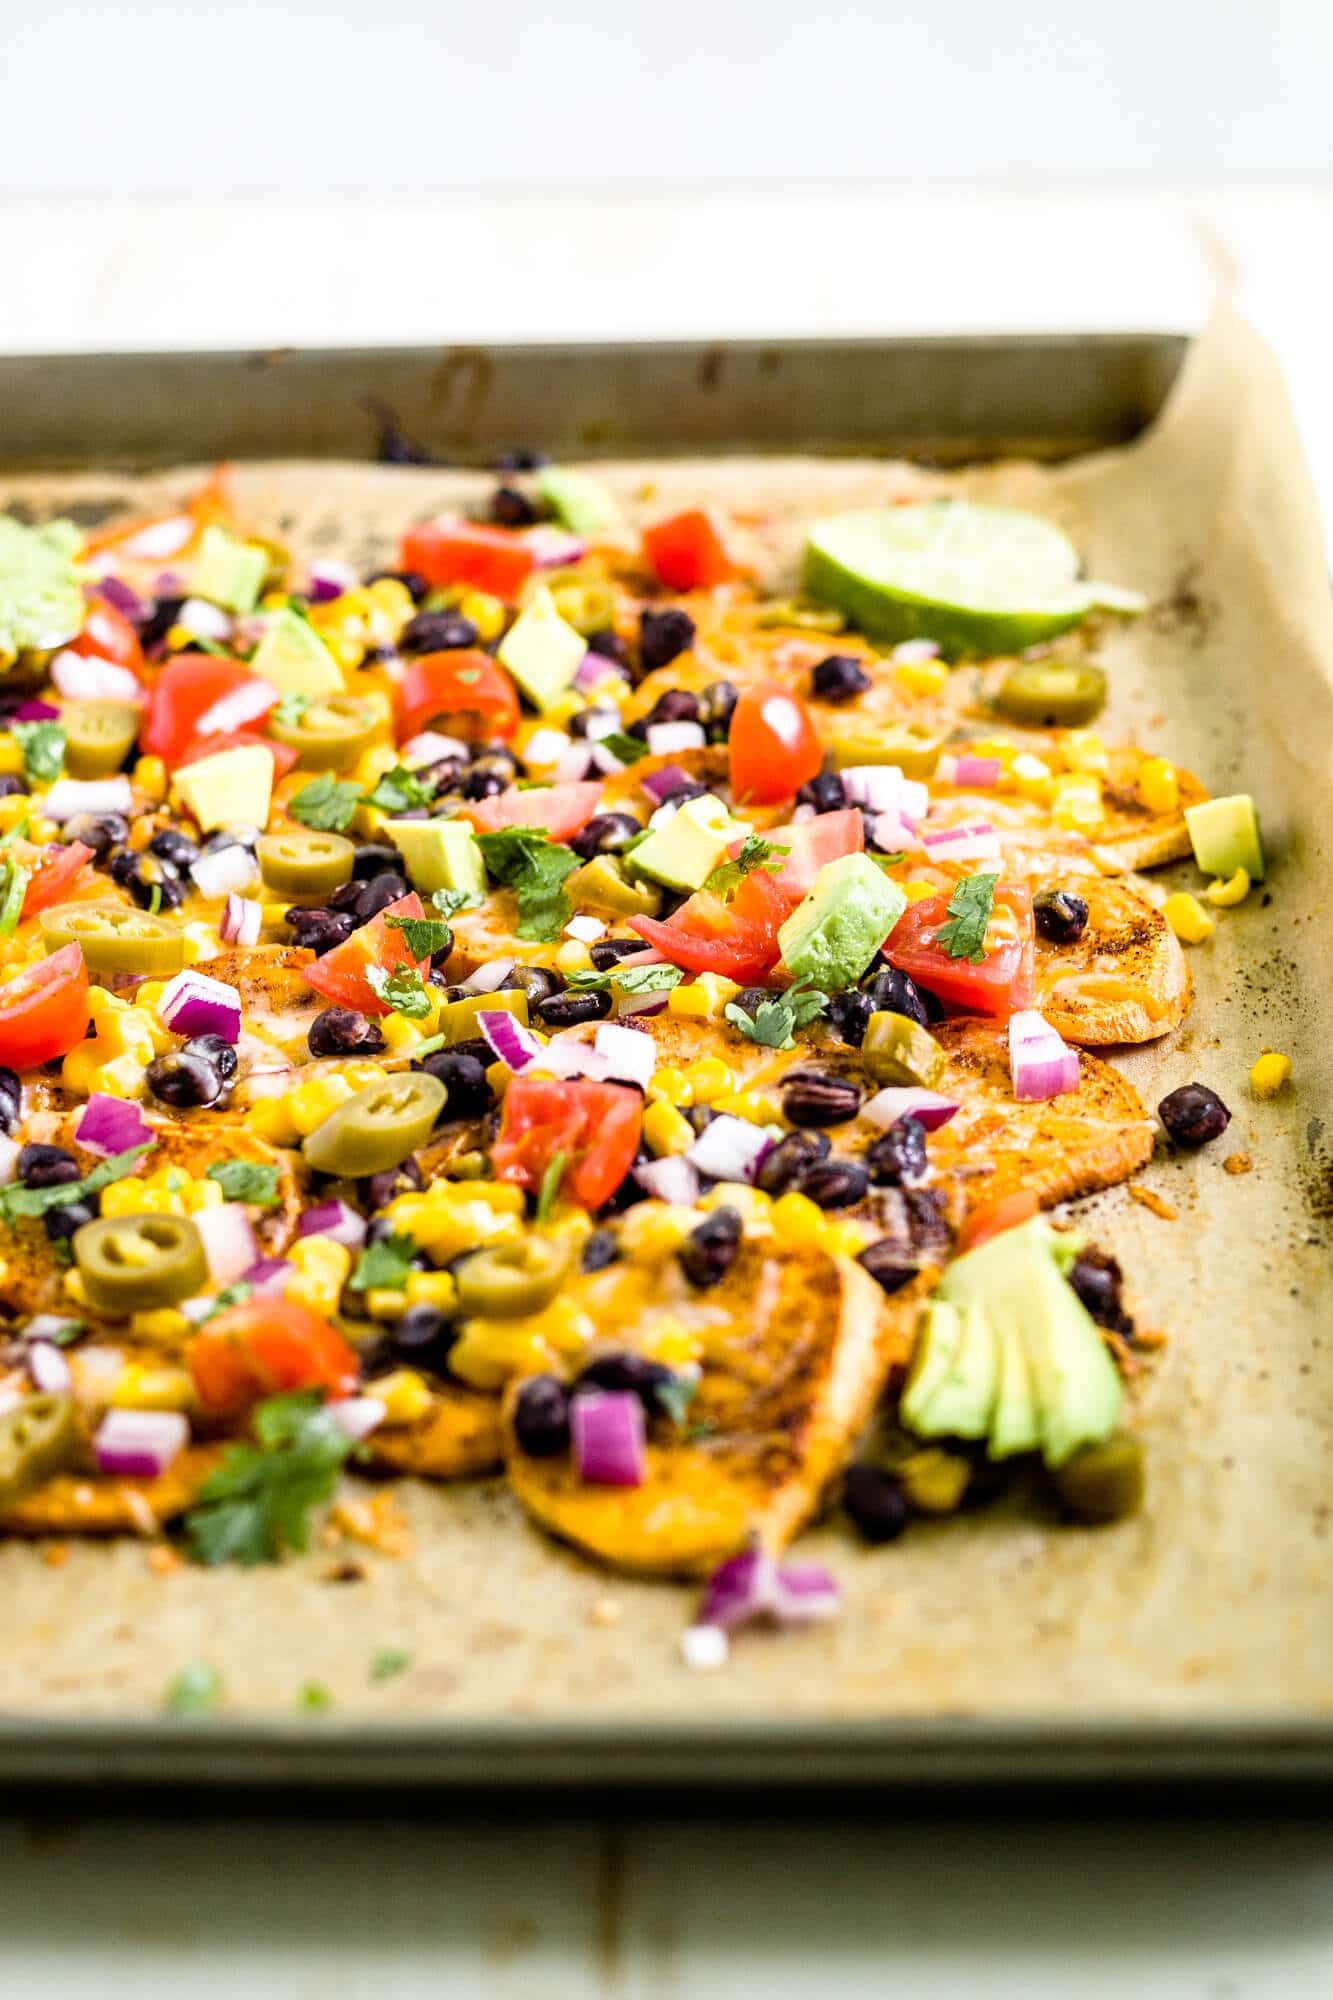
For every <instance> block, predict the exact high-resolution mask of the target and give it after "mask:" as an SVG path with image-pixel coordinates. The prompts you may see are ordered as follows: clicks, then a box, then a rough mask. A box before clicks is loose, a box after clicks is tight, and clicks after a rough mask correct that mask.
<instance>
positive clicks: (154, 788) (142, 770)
mask: <svg viewBox="0 0 1333 2000" xmlns="http://www.w3.org/2000/svg"><path fill="white" fill-rule="evenodd" d="M134 787H135V790H136V791H140V792H143V793H144V794H145V795H146V797H147V798H149V799H150V800H151V801H152V803H153V804H154V805H155V806H160V805H161V803H162V801H163V799H164V798H165V797H166V795H167V767H166V765H165V764H164V763H163V761H162V759H161V758H160V757H140V758H139V760H138V762H137V763H136V764H135V766H134Z"/></svg>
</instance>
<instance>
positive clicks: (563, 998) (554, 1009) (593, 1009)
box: [533, 992, 611, 1029]
mask: <svg viewBox="0 0 1333 2000" xmlns="http://www.w3.org/2000/svg"><path fill="white" fill-rule="evenodd" d="M533 1012H534V1013H535V1014H536V1016H537V1019H538V1020H539V1021H540V1022H541V1024H542V1026H543V1027H544V1028H551V1029H555V1028H575V1027H577V1026H578V1024H579V1023H580V1022H581V1021H604V1020H605V1019H606V1017H607V1015H608V1014H609V1013H610V1012H611V995H610V994H609V993H606V992H602V993H552V994H551V996H550V997H549V999H546V1000H539V1001H538V1002H537V1004H536V1006H535V1008H534V1009H533Z"/></svg>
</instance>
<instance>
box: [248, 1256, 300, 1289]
mask: <svg viewBox="0 0 1333 2000" xmlns="http://www.w3.org/2000/svg"><path fill="white" fill-rule="evenodd" d="M295 1268H296V1266H295V1265H294V1264H293V1263H291V1261H290V1260H289V1259H288V1258H286V1257H259V1258H257V1259H256V1261H255V1262H254V1263H253V1264H251V1265H250V1266H249V1267H248V1268H247V1269H246V1270H244V1271H242V1272H241V1276H242V1278H243V1279H244V1280H245V1282H246V1284H247V1285H249V1286H250V1287H251V1289H252V1290H253V1291H254V1293H255V1294H256V1296H257V1297H259V1298H261V1299H274V1298H277V1297H279V1295H280V1294H281V1293H282V1291H283V1289H284V1288H285V1286H286V1283H287V1280H288V1279H289V1278H290V1277H291V1275H292V1272H293V1271H294V1270H295Z"/></svg>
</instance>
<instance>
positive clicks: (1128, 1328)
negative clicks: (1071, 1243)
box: [1069, 1246, 1134, 1338]
mask: <svg viewBox="0 0 1333 2000" xmlns="http://www.w3.org/2000/svg"><path fill="white" fill-rule="evenodd" d="M1069 1282H1070V1284H1071V1285H1072V1286H1073V1287H1074V1290H1075V1291H1076V1292H1077V1293H1078V1295H1079V1297H1080V1298H1081V1299H1082V1301H1083V1303H1084V1305H1085V1306H1086V1307H1087V1309H1088V1311H1089V1312H1090V1313H1091V1315H1092V1317H1093V1318H1094V1319H1095V1320H1096V1322H1097V1324H1098V1326H1105V1327H1109V1328H1110V1330H1111V1332H1112V1333H1123V1334H1124V1335H1126V1336H1127V1337H1129V1338H1132V1336H1133V1333H1134V1322H1133V1320H1132V1319H1131V1318H1130V1316H1129V1314H1128V1313H1127V1312H1126V1311H1125V1308H1124V1304H1123V1302H1122V1299H1121V1287H1122V1286H1123V1284H1124V1282H1125V1274H1124V1272H1123V1271H1122V1270H1121V1268H1120V1264H1119V1261H1118V1259H1116V1258H1115V1257H1112V1256H1109V1255H1108V1254H1107V1252H1106V1251H1105V1250H1098V1249H1096V1248H1095V1247H1094V1246H1089V1248H1088V1249H1086V1250H1082V1251H1080V1252H1079V1254H1078V1256H1077V1257H1076V1258H1075V1260H1074V1263H1073V1265H1072V1266H1071V1268H1070V1272H1069Z"/></svg>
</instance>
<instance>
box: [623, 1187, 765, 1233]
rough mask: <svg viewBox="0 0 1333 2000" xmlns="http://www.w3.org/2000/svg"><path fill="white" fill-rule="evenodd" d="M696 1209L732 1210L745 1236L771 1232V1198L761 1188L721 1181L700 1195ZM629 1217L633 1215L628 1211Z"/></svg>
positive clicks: (631, 1211) (709, 1210)
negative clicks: (742, 1225) (738, 1219)
mask: <svg viewBox="0 0 1333 2000" xmlns="http://www.w3.org/2000/svg"><path fill="white" fill-rule="evenodd" d="M697 1205H698V1207H700V1208H701V1209H704V1210H706V1211H708V1212H711V1211H712V1210H713V1209H715V1208H734V1209H735V1211H736V1213H737V1215H739V1217H740V1219H741V1221H742V1222H743V1223H744V1225H745V1233H746V1235H747V1236H768V1235H771V1234H772V1230H773V1198H772V1196H771V1195H767V1194H765V1193H764V1190H763V1189H762V1188H752V1187H742V1186H741V1185H740V1183H739V1182H736V1181H721V1182H719V1183H718V1185H717V1186H716V1187H714V1188H709V1190H708V1193H707V1194H704V1195H700V1197H699V1201H698V1204H697ZM630 1213H631V1215H632V1214H633V1213H634V1211H633V1209H631V1210H630Z"/></svg>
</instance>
